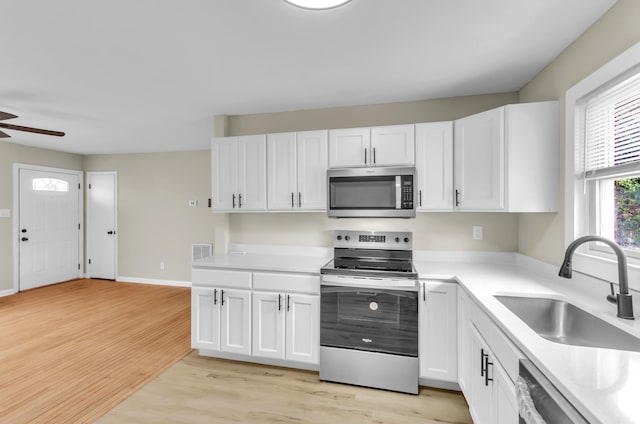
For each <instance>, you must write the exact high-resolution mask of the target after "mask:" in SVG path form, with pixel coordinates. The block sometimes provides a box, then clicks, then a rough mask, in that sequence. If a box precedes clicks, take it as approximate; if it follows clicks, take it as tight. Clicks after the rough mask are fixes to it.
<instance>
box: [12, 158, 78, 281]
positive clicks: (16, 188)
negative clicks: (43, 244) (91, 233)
mask: <svg viewBox="0 0 640 424" xmlns="http://www.w3.org/2000/svg"><path fill="white" fill-rule="evenodd" d="M22 169H25V170H31V171H44V172H58V173H62V174H73V175H77V176H78V182H79V183H80V189H79V190H78V196H79V197H78V221H79V223H80V231H78V263H80V264H84V171H80V170H77V169H65V168H52V167H49V166H40V165H29V164H25V163H14V164H13V290H14V292H15V293H17V292H19V291H20V242H19V238H20V237H19V233H20V170H22ZM83 271H84V270H82V269H80V270H78V278H83V275H84V272H83Z"/></svg>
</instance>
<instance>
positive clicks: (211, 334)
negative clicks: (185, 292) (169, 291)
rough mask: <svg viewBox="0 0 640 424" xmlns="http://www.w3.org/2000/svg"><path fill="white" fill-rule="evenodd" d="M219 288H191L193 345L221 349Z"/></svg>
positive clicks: (199, 347) (197, 347)
mask: <svg viewBox="0 0 640 424" xmlns="http://www.w3.org/2000/svg"><path fill="white" fill-rule="evenodd" d="M219 292H220V291H219V290H218V289H212V288H204V287H193V288H192V289H191V347H192V348H194V349H209V350H219V349H220V308H219V307H218V299H219V298H218V296H219Z"/></svg>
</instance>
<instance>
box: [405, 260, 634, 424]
mask: <svg viewBox="0 0 640 424" xmlns="http://www.w3.org/2000/svg"><path fill="white" fill-rule="evenodd" d="M415 266H416V269H417V271H418V273H419V275H420V277H421V278H430V279H443V280H455V281H458V282H459V283H460V285H461V286H462V287H464V288H465V289H466V291H467V292H468V293H469V294H470V295H471V296H472V297H473V298H475V300H476V301H477V303H478V304H479V305H480V306H481V307H482V309H483V310H484V311H485V312H486V313H487V314H488V315H489V317H491V319H492V320H493V321H494V322H495V323H496V324H497V325H498V326H499V327H500V328H501V329H502V331H503V332H504V333H505V334H506V335H507V336H508V337H509V338H510V339H511V340H512V342H513V343H514V344H515V345H516V346H517V347H518V348H519V349H520V350H521V351H522V352H523V353H524V354H525V355H526V356H527V357H529V359H531V360H532V361H533V363H534V364H535V365H536V366H537V367H538V368H539V369H540V370H541V371H542V372H544V374H545V375H546V376H547V378H548V379H549V380H550V381H551V382H552V383H553V384H554V385H555V386H556V387H557V388H558V389H559V390H560V391H561V392H562V393H563V394H564V395H565V397H566V398H567V399H568V400H569V401H570V402H571V403H572V404H574V406H575V407H576V408H577V409H578V410H579V411H580V412H581V413H582V414H583V415H584V416H585V418H586V419H587V420H589V422H593V423H602V424H610V423H616V424H627V423H628V424H631V423H639V422H640V402H639V401H638V400H639V399H640V398H639V396H640V353H638V352H630V351H621V350H612V349H602V348H591V347H582V346H570V345H564V344H559V343H554V342H551V341H548V340H546V339H544V338H542V337H540V336H539V335H538V334H536V333H535V332H534V331H533V330H532V329H530V328H529V327H528V326H527V325H526V324H525V323H524V322H522V321H521V320H520V319H519V318H518V317H516V316H515V315H514V314H513V313H512V312H511V311H509V310H508V309H507V308H506V307H505V306H504V305H502V304H501V303H500V302H499V301H497V300H496V299H495V298H494V297H493V296H494V295H496V294H506V295H520V296H529V297H535V296H541V297H552V298H557V299H564V300H567V301H570V302H571V303H573V304H575V305H576V306H579V307H582V308H583V309H585V310H586V311H588V312H590V313H592V314H594V315H596V316H598V317H599V318H602V319H604V320H605V321H607V322H609V323H610V324H613V325H615V326H617V327H619V328H622V329H623V330H625V331H628V332H631V333H633V334H635V335H636V336H638V337H640V323H639V319H638V318H640V317H639V314H638V313H637V312H638V310H637V309H636V320H634V321H629V320H624V319H620V318H617V317H616V306H615V305H612V304H609V303H607V302H606V300H605V296H606V294H607V289H608V287H607V286H606V285H604V284H603V285H602V286H603V287H602V295H601V296H593V295H592V294H586V293H585V292H584V291H581V290H580V287H579V286H578V287H576V284H572V283H571V282H570V280H565V279H560V278H559V277H554V276H549V277H547V276H542V275H540V274H538V273H534V272H532V271H530V270H527V269H526V268H523V267H521V266H516V265H513V264H460V263H435V262H417V263H415Z"/></svg>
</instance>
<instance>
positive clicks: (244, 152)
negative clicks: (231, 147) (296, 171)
mask: <svg viewBox="0 0 640 424" xmlns="http://www.w3.org/2000/svg"><path fill="white" fill-rule="evenodd" d="M266 164H267V146H266V136H265V135H249V136H243V137H238V208H239V210H240V211H243V210H254V211H255V210H258V211H259V210H264V209H266V208H267V169H266V168H267V167H266Z"/></svg>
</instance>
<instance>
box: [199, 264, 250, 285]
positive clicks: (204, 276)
mask: <svg viewBox="0 0 640 424" xmlns="http://www.w3.org/2000/svg"><path fill="white" fill-rule="evenodd" d="M191 282H192V283H193V285H205V286H216V287H237V288H242V289H250V288H251V273H250V272H243V271H226V270H220V269H202V268H193V269H192V270H191Z"/></svg>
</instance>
